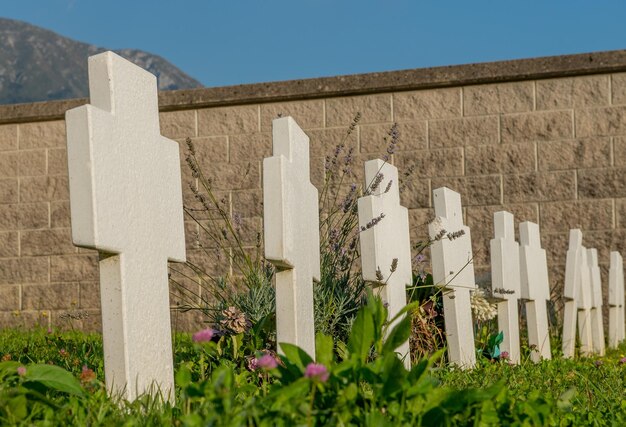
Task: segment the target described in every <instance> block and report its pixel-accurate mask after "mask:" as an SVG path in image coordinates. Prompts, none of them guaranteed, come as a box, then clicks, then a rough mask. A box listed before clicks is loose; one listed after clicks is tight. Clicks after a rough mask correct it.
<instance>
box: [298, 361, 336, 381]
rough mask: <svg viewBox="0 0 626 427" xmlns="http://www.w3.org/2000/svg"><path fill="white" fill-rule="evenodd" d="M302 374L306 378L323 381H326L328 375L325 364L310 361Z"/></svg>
mask: <svg viewBox="0 0 626 427" xmlns="http://www.w3.org/2000/svg"><path fill="white" fill-rule="evenodd" d="M304 376H305V377H306V378H311V379H312V380H315V381H320V382H323V383H325V382H326V381H328V377H329V376H330V374H329V373H328V369H326V366H324V365H322V364H321V363H313V362H311V363H309V364H308V365H307V367H306V369H305V370H304Z"/></svg>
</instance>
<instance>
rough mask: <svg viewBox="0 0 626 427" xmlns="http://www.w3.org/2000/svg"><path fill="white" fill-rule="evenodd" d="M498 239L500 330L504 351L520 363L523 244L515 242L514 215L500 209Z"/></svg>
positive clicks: (495, 285)
mask: <svg viewBox="0 0 626 427" xmlns="http://www.w3.org/2000/svg"><path fill="white" fill-rule="evenodd" d="M493 217H494V218H493V219H494V226H495V238H494V239H492V240H491V288H492V292H493V295H494V297H496V298H499V299H501V301H500V302H498V330H500V331H502V332H504V338H503V341H502V345H501V346H500V348H501V350H503V351H506V352H508V353H509V360H510V361H511V362H512V363H516V364H518V363H519V362H520V345H519V318H518V310H517V300H518V298H519V295H520V265H519V244H518V243H517V242H516V241H515V225H514V223H513V214H512V213H510V212H505V211H500V212H496V213H495V214H494V216H493Z"/></svg>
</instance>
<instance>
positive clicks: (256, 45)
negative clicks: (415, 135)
mask: <svg viewBox="0 0 626 427" xmlns="http://www.w3.org/2000/svg"><path fill="white" fill-rule="evenodd" d="M0 16H3V17H7V18H12V19H19V20H23V21H27V22H30V23H32V24H35V25H39V26H42V27H45V28H47V29H50V30H53V31H55V32H57V33H60V34H62V35H64V36H67V37H71V38H73V39H76V40H79V41H83V42H87V43H91V44H95V45H98V46H103V47H108V48H114V49H117V48H137V49H142V50H146V51H149V52H152V53H156V54H159V55H161V56H163V57H165V58H166V59H168V60H169V61H171V62H172V63H174V64H175V65H177V66H178V67H179V68H181V69H182V70H183V71H185V72H186V73H188V74H190V75H191V76H193V77H195V78H196V79H198V80H200V81H201V82H202V83H203V84H204V85H206V86H224V85H231V84H241V83H254V82H266V81H277V80H289V79H300V78H308V77H321V76H334V75H344V74H354V73H367V72H375V71H389V70H401V69H407V68H420V67H429V66H437V65H452V64H463V63H471V62H486V61H495V60H502V59H514V58H528V57H536V56H549V55H560V54H568V53H582V52H592V51H600V50H613V49H624V48H626V1H623V0H621V1H620V0H611V1H609V0H588V1H580V0H543V1H540V0H516V1H508V0H499V1H487V0H466V1H445V0H438V1H435V0H429V1H426V0H422V1H420V0H414V1H410V0H397V1H396V0H387V1H383V0H378V1H373V0H361V1H352V0H290V1H289V0H256V1H253V0H221V1H214V0H180V1H161V0H152V1H144V0H125V1H119V0H0Z"/></svg>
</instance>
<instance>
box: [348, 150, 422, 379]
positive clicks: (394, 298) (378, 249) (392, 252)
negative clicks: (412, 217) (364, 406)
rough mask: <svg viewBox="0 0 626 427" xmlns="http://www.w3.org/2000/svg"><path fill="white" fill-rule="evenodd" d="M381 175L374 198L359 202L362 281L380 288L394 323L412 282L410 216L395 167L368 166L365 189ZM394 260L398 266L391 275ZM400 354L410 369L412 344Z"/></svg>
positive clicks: (406, 344) (375, 163)
mask: <svg viewBox="0 0 626 427" xmlns="http://www.w3.org/2000/svg"><path fill="white" fill-rule="evenodd" d="M379 174H382V180H380V184H379V185H378V187H377V188H376V189H375V190H374V192H373V193H374V194H371V195H368V196H365V197H361V198H359V200H358V208H359V227H361V230H363V231H361V235H360V240H361V265H362V269H363V279H364V280H366V281H368V282H372V283H373V284H374V286H377V287H378V289H379V290H380V297H381V299H382V300H383V302H384V303H386V304H387V311H388V315H389V319H392V318H393V317H395V316H396V314H398V312H400V310H402V309H403V308H404V306H405V305H406V287H407V285H411V282H412V280H413V272H412V269H411V242H410V238H409V213H408V210H407V209H406V208H405V207H404V206H401V205H400V192H399V187H398V169H397V168H396V167H395V166H392V165H390V164H389V163H387V162H384V161H382V160H378V159H377V160H370V161H368V162H366V163H365V185H366V187H368V186H370V185H371V183H373V182H375V181H376V178H377V176H379ZM381 213H382V214H384V215H385V216H384V218H383V220H382V221H381V222H379V223H377V224H376V225H374V226H373V227H370V228H367V224H368V223H369V222H370V221H372V219H374V218H376V217H378V216H379V215H380V214H381ZM363 228H365V229H363ZM394 259H395V260H396V262H395V263H396V264H397V266H396V269H395V271H393V272H391V266H392V263H394ZM377 271H378V272H379V273H378V274H377ZM378 276H382V277H378ZM400 320H402V319H398V320H397V321H396V323H397V322H398V321H400ZM397 351H398V352H399V353H400V357H401V358H403V359H404V365H405V366H406V367H407V369H410V368H411V356H410V354H409V342H408V341H406V342H404V343H403V344H402V345H401V346H400V347H398V348H397Z"/></svg>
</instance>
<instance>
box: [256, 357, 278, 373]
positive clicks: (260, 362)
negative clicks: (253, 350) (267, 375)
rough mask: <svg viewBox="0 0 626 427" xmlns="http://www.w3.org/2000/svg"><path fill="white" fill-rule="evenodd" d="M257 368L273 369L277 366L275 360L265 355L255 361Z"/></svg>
mask: <svg viewBox="0 0 626 427" xmlns="http://www.w3.org/2000/svg"><path fill="white" fill-rule="evenodd" d="M256 365H257V367H259V368H261V369H267V370H269V369H274V368H276V367H277V366H278V362H276V358H275V357H274V356H272V355H271V354H269V353H265V354H264V355H263V356H261V357H259V358H257V359H256Z"/></svg>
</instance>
